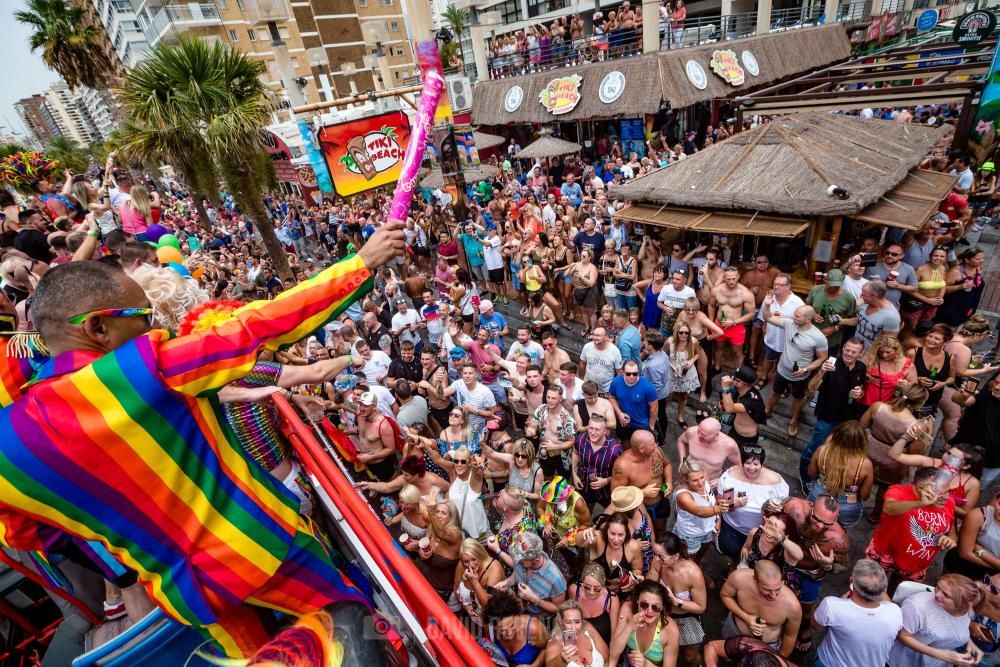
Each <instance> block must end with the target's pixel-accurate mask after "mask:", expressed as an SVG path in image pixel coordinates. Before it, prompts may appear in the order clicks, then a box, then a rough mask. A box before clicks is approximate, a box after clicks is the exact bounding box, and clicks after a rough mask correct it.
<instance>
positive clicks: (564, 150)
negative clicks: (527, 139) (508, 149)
mask: <svg viewBox="0 0 1000 667" xmlns="http://www.w3.org/2000/svg"><path fill="white" fill-rule="evenodd" d="M581 150H583V146H581V145H580V144H575V143H573V142H572V141H566V140H565V139H560V138H558V137H553V136H551V135H548V134H543V135H542V136H540V137H539V138H538V139H535V140H534V141H532V142H531V143H530V144H528V145H527V146H525V147H524V148H523V149H522V150H521V152H520V153H518V154H517V155H515V156H514V157H516V158H518V159H523V160H534V159H539V158H543V157H556V156H559V155H569V154H571V153H579V152H580V151H581Z"/></svg>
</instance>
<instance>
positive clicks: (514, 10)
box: [496, 0, 521, 25]
mask: <svg viewBox="0 0 1000 667" xmlns="http://www.w3.org/2000/svg"><path fill="white" fill-rule="evenodd" d="M496 9H497V10H498V11H499V12H500V17H501V19H502V22H503V23H504V24H505V25H506V24H508V23H517V22H518V21H520V20H521V2H520V0H507V1H506V2H504V3H503V4H499V5H496Z"/></svg>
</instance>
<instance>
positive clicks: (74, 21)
mask: <svg viewBox="0 0 1000 667" xmlns="http://www.w3.org/2000/svg"><path fill="white" fill-rule="evenodd" d="M26 4H27V9H25V10H22V11H18V12H14V18H15V19H17V20H18V21H20V22H21V23H24V24H26V25H28V26H30V27H31V30H32V32H31V36H30V37H29V38H28V45H29V46H30V47H31V50H32V51H36V50H38V49H41V50H42V60H44V61H45V64H46V65H47V66H48V67H49V69H51V70H53V71H55V72H56V73H58V74H59V76H61V77H62V79H63V81H65V82H66V85H68V86H69V87H70V88H73V89H75V88H77V87H79V86H87V87H89V88H95V89H101V88H103V87H106V86H107V83H108V80H109V79H110V78H111V77H112V76H113V75H114V72H115V61H114V59H113V58H112V56H111V55H110V54H109V53H108V50H107V48H106V47H105V42H104V41H102V39H101V34H102V33H101V29H100V27H98V25H97V24H96V23H95V22H93V21H92V20H91V19H90V16H89V10H88V9H87V8H86V6H85V5H83V4H82V3H75V2H68V1H67V0H27V3H26Z"/></svg>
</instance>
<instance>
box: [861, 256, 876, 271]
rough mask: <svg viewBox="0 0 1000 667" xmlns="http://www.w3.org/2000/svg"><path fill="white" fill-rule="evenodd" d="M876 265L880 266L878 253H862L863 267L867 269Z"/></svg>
mask: <svg viewBox="0 0 1000 667" xmlns="http://www.w3.org/2000/svg"><path fill="white" fill-rule="evenodd" d="M876 264H878V253H874V252H863V253H861V266H863V267H865V268H867V267H869V266H875V265H876Z"/></svg>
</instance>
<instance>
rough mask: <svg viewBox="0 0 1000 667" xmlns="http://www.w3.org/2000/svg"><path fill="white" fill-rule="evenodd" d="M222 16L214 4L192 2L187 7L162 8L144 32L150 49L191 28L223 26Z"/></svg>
mask: <svg viewBox="0 0 1000 667" xmlns="http://www.w3.org/2000/svg"><path fill="white" fill-rule="evenodd" d="M221 24H222V16H221V15H220V14H219V8H218V7H216V6H215V4H214V3H197V2H192V3H188V4H185V5H166V6H164V7H161V8H160V9H159V10H158V11H157V12H156V13H155V14H153V18H152V20H151V21H150V24H149V25H148V26H147V27H146V29H145V30H144V31H143V32H144V33H145V35H146V39H147V41H148V42H149V45H150V47H153V46H156V45H157V44H158V43H159V42H160V41H161V40H164V39H170V38H171V37H177V36H178V35H179V34H181V33H182V32H183V31H185V30H188V29H190V28H204V27H207V26H213V25H221Z"/></svg>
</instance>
